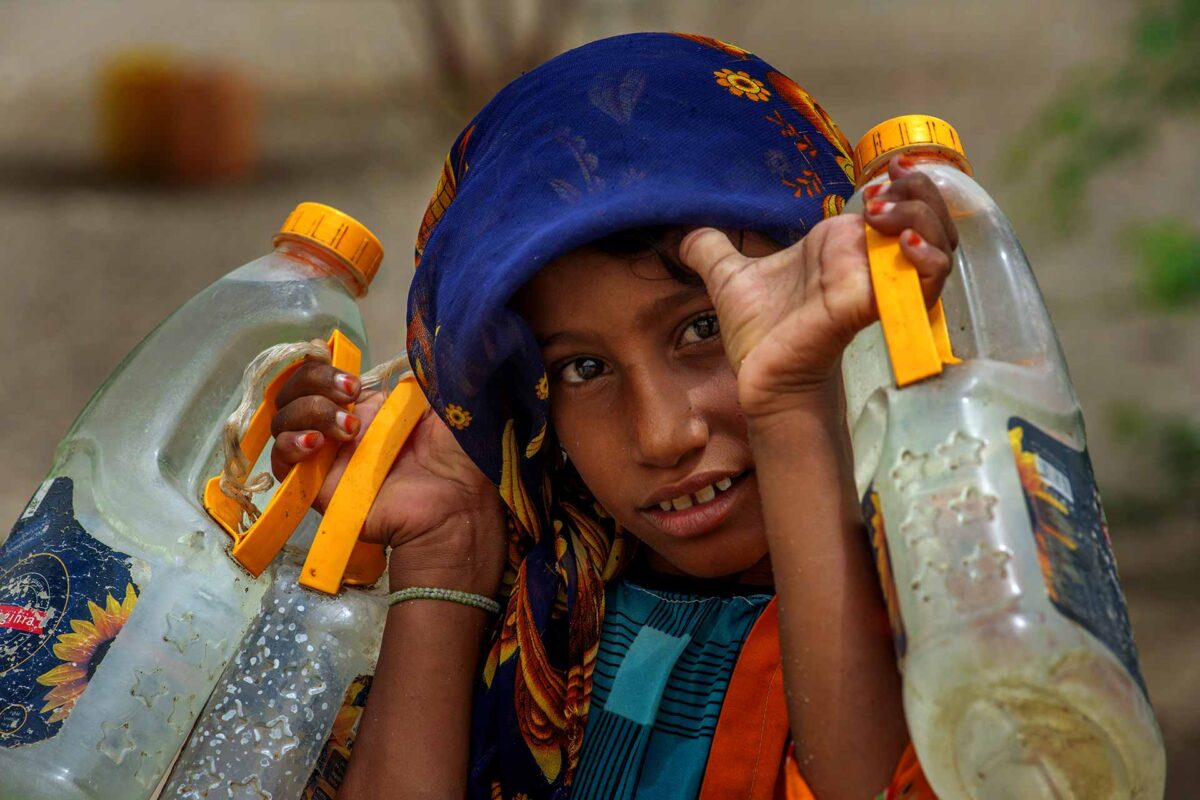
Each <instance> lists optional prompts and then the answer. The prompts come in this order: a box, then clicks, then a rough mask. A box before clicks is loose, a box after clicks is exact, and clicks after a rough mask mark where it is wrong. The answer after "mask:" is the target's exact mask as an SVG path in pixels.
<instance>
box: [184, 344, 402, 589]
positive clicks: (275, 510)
mask: <svg viewBox="0 0 1200 800" xmlns="http://www.w3.org/2000/svg"><path fill="white" fill-rule="evenodd" d="M329 348H330V351H331V354H332V364H333V366H334V367H335V368H337V369H339V370H341V371H343V372H349V373H353V374H358V371H359V369H360V368H361V367H362V352H361V351H360V350H359V349H358V347H357V346H355V344H354V342H352V341H350V340H349V339H347V338H346V337H345V336H344V335H342V333H341V331H336V330H335V331H334V332H333V335H332V336H330V337H329ZM302 363H304V362H302V361H298V362H296V363H295V364H292V365H291V366H289V367H288V368H286V369H285V370H284V371H283V372H281V373H280V374H279V375H278V376H276V378H275V380H273V381H271V383H270V385H268V386H267V388H266V391H264V392H263V401H262V403H261V404H260V405H259V407H258V409H257V410H256V411H255V412H254V416H253V417H251V419H250V426H249V427H248V428H247V429H246V434H245V436H243V437H242V452H243V453H245V454H246V458H248V459H250V463H251V464H253V463H255V462H257V461H258V457H259V455H260V454H261V453H262V450H263V447H265V446H266V443H267V441H268V440H269V439H270V438H271V418H272V417H273V416H275V412H276V410H277V409H276V406H275V398H276V396H277V395H278V394H279V390H280V388H282V387H283V384H284V383H285V382H286V381H287V379H288V378H290V377H291V376H292V373H294V372H295V371H296V370H297V369H298V368H299V367H300V365H301V364H302ZM347 410H353V405H350V406H348V407H347ZM338 445H339V443H338V442H333V441H330V442H327V443H326V444H325V446H324V447H322V448H321V451H320V452H319V453H317V455H316V456H315V457H313V458H311V459H307V460H305V461H301V462H300V463H299V464H297V465H296V466H295V467H293V468H292V471H291V472H289V473H288V475H287V477H286V478H284V479H283V482H282V483H281V484H280V485H279V488H278V489H276V490H275V494H274V496H272V497H271V501H270V502H269V503H267V507H266V508H265V509H263V512H262V515H261V516H260V517H259V518H258V519H257V520H255V522H254V524H253V525H251V526H250V528H249V529H248V530H247V531H245V532H244V533H242V532H239V530H238V524H239V523H240V522H241V519H242V509H241V507H240V506H238V504H237V503H236V502H234V501H233V499H232V498H230V497H228V496H226V495H225V493H224V492H222V491H221V477H220V476H219V475H218V476H217V477H215V478H212V479H210V480H209V482H208V483H207V484H206V485H205V487H204V507H205V508H206V509H207V510H208V513H209V515H211V516H212V518H213V519H215V520H216V521H217V522H218V523H219V524H220V525H221V527H222V528H224V529H225V532H226V533H228V534H229V535H230V536H231V537H233V549H232V551H231V553H230V555H232V556H233V558H234V559H235V560H236V561H237V562H238V563H239V564H241V565H242V566H243V567H245V568H246V570H247V571H248V572H249V573H250V574H251V575H254V576H255V577H258V576H259V575H261V574H262V571H263V570H264V569H266V568H267V565H268V564H270V563H271V559H273V558H275V555H276V554H277V553H278V552H279V551H280V550H281V549H282V548H283V545H284V544H285V543H286V542H287V540H288V538H289V537H290V536H291V535H292V533H293V532H294V531H295V530H296V526H297V525H299V524H300V520H302V519H304V515H305V513H307V512H308V509H309V508H310V507H311V506H312V504H313V500H315V499H316V497H317V492H319V491H320V490H321V485H322V484H323V483H324V482H325V476H326V475H328V474H329V468H330V467H331V466H332V465H333V460H334V457H335V456H336V455H337V451H338ZM376 577H378V575H377V576H376Z"/></svg>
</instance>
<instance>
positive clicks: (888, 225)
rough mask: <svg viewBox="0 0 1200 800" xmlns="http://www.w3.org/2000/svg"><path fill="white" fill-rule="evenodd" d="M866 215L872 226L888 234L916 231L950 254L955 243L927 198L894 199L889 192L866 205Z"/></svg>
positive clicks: (927, 240) (896, 234)
mask: <svg viewBox="0 0 1200 800" xmlns="http://www.w3.org/2000/svg"><path fill="white" fill-rule="evenodd" d="M865 211H866V214H865V215H866V218H867V222H868V223H870V225H871V227H872V228H874V229H875V230H877V231H879V232H880V233H883V234H886V235H888V236H899V235H900V234H901V232H903V231H905V230H914V231H916V232H917V233H918V234H920V236H921V238H922V239H924V240H925V241H926V242H928V243H929V244H931V245H933V246H934V247H936V248H938V249H940V250H942V251H944V252H945V253H946V255H947V256H949V255H950V254H951V253H952V252H954V246H953V245H952V244H951V243H950V238H949V235H948V232H947V231H946V228H945V226H944V225H943V224H942V220H941V219H940V218H939V217H938V214H937V212H936V211H934V209H933V208H932V207H930V205H929V204H928V203H926V202H925V201H924V200H900V201H895V200H890V199H888V197H887V195H886V194H885V196H883V197H879V198H876V199H873V200H868V201H867V204H866V209H865Z"/></svg>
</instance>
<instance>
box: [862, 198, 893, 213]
mask: <svg viewBox="0 0 1200 800" xmlns="http://www.w3.org/2000/svg"><path fill="white" fill-rule="evenodd" d="M895 207H896V204H895V203H887V202H884V201H883V200H872V201H871V202H869V203H867V213H868V214H871V215H872V216H878V215H880V214H886V213H888V212H889V211H891V210H892V209H893V208H895Z"/></svg>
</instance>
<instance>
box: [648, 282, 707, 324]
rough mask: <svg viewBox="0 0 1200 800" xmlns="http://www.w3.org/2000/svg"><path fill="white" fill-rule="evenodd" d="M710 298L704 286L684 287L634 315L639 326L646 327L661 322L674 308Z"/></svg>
mask: <svg viewBox="0 0 1200 800" xmlns="http://www.w3.org/2000/svg"><path fill="white" fill-rule="evenodd" d="M698 296H702V297H705V298H707V297H708V290H707V289H705V288H704V287H703V286H684V287H683V288H681V289H679V291H676V292H673V293H671V294H668V295H664V296H662V297H660V298H658V299H657V300H655V301H654V302H653V303H651V304H650V305H648V306H646V307H645V308H643V309H642V310H641V311H639V312H637V314H635V315H634V320H635V321H636V322H637V324H639V325H646V324H649V323H651V322H657V321H659V320H661V319H662V318H663V317H664V316H665V315H666V314H667V313H668V312H669V311H670V310H671V309H672V308H674V307H675V306H679V305H683V304H684V303H686V302H688V301H691V300H695V299H696V297H698Z"/></svg>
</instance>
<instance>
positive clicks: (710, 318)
mask: <svg viewBox="0 0 1200 800" xmlns="http://www.w3.org/2000/svg"><path fill="white" fill-rule="evenodd" d="M720 333H721V322H720V320H718V319H717V315H716V314H705V315H704V316H702V317H697V318H696V319H694V320H692V321H691V322H690V323H688V326H687V328H685V329H684V331H683V337H682V338H681V340H680V342H681V343H682V344H695V343H696V342H702V341H704V340H705V339H711V338H713V337H714V336H718V335H720Z"/></svg>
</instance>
